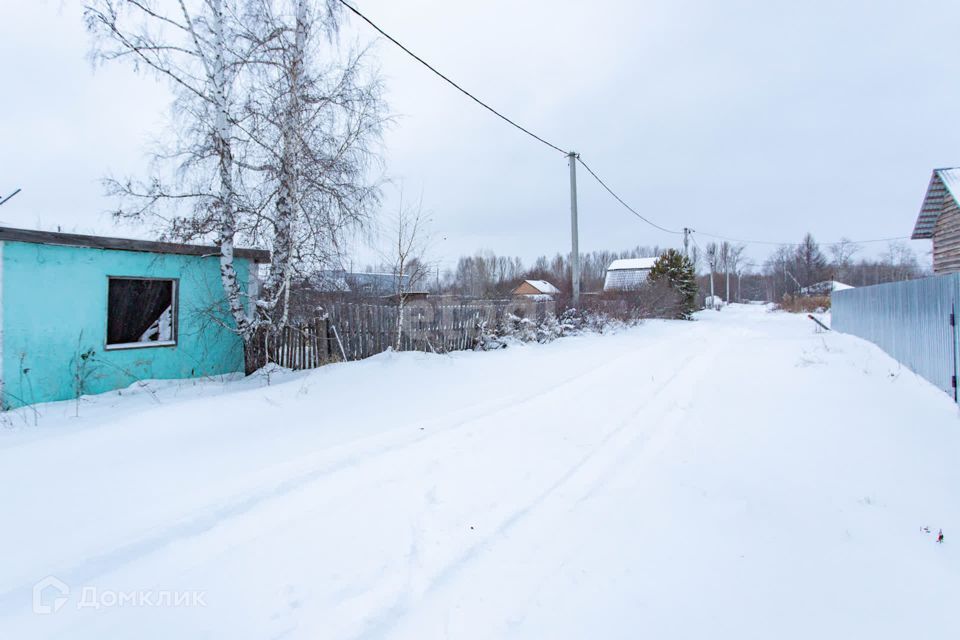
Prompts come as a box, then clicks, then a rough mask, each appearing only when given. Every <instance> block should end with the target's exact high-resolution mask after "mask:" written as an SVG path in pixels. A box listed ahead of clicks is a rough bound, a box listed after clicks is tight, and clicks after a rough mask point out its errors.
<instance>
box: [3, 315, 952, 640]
mask: <svg viewBox="0 0 960 640" xmlns="http://www.w3.org/2000/svg"><path fill="white" fill-rule="evenodd" d="M812 324H813V323H811V322H810V321H809V320H807V319H806V318H804V317H801V316H792V315H786V314H780V313H768V312H767V311H766V310H765V309H764V308H761V307H738V306H733V307H729V308H727V309H726V310H724V311H723V312H721V313H712V312H711V313H704V314H701V315H700V316H699V321H698V322H693V323H686V322H648V323H646V324H644V325H643V326H640V327H637V328H634V329H631V330H628V331H623V332H621V333H619V334H616V335H607V336H584V337H578V338H568V339H563V340H560V341H557V342H555V343H552V344H550V345H534V346H527V347H515V348H510V349H507V350H504V351H499V352H492V353H479V354H475V353H457V354H453V355H451V356H433V355H427V354H413V353H407V354H384V355H382V356H379V357H376V358H372V359H370V360H367V361H364V362H359V363H351V364H346V365H334V366H329V367H325V368H322V369H319V370H316V371H313V372H309V373H304V374H281V375H279V376H276V377H274V379H273V380H272V381H271V384H270V385H269V386H266V385H265V380H264V379H263V378H257V379H247V380H244V381H241V382H233V383H217V382H212V381H211V382H205V383H202V384H195V385H194V384H190V383H181V384H165V385H157V390H156V391H155V393H148V392H145V391H138V392H135V393H134V392H124V394H123V395H122V396H121V395H118V394H108V395H104V396H100V397H97V398H96V399H93V400H91V401H88V402H86V403H84V404H82V405H81V407H80V415H81V417H80V418H73V417H70V416H72V413H73V411H74V406H73V404H72V403H64V404H60V405H48V406H46V407H44V408H43V409H42V410H43V415H42V417H41V418H40V420H39V426H37V427H34V426H32V422H33V419H34V417H33V415H32V414H31V413H30V412H29V411H25V410H23V411H20V412H17V413H15V414H11V415H10V416H9V417H10V418H11V421H12V426H10V427H8V428H6V429H2V430H0V483H2V486H3V487H4V493H3V498H2V500H0V507H2V510H0V512H2V514H3V521H2V527H0V549H2V550H3V551H2V557H0V638H3V639H7V638H10V639H16V640H20V639H24V638H48V637H49V638H70V639H74V638H97V639H102V638H158V639H159V638H164V639H169V638H231V639H236V638H257V639H261V638H311V639H313V638H418V639H423V638H446V637H450V638H484V639H486V638H503V637H510V638H588V637H591V638H592V637H602V638H617V637H622V638H634V637H650V638H703V637H713V638H738V639H740V638H769V637H778V638H811V637H818V638H856V637H871V638H903V637H907V636H933V637H951V636H952V634H954V633H956V631H957V630H958V629H960V607H957V606H956V603H957V602H958V598H960V554H958V552H957V551H956V549H957V548H958V547H957V543H956V542H955V540H960V538H953V537H952V536H951V533H952V532H960V510H958V506H957V505H958V504H960V500H958V499H960V464H958V460H960V420H958V417H957V409H956V407H955V405H954V404H953V403H952V401H951V400H950V399H949V398H947V397H946V396H945V395H944V394H942V392H940V391H938V390H937V389H934V388H933V387H932V386H930V385H928V384H926V383H925V382H923V381H922V380H920V379H918V378H917V377H916V376H914V375H913V374H911V373H910V372H909V371H906V370H902V369H900V368H899V367H898V365H897V363H896V362H894V361H893V360H891V359H890V358H888V357H887V356H886V355H884V354H883V353H882V352H881V351H879V350H878V349H877V348H875V347H873V346H872V345H869V344H868V343H865V342H863V341H860V340H858V339H855V338H852V337H849V336H843V335H835V334H816V333H814V331H813V326H812ZM922 527H930V528H931V529H932V532H931V533H926V532H924V531H923V530H922ZM941 528H942V529H943V530H944V533H945V536H946V543H945V544H942V545H940V544H936V542H935V541H934V537H935V534H936V532H937V530H939V529H941ZM954 535H957V534H954ZM48 576H50V577H54V578H55V579H56V581H57V582H55V583H50V582H49V581H48V585H49V584H52V586H48V588H46V589H44V590H43V591H42V593H40V595H39V600H38V601H37V602H35V598H34V589H33V587H34V585H35V584H36V583H37V582H38V581H40V580H41V579H43V578H46V577H48ZM58 596H61V598H60V599H59V600H57V597H58ZM121 599H122V603H123V604H124V606H120V604H121ZM174 602H179V606H170V604H171V603H174ZM37 604H39V605H40V606H41V607H43V606H47V605H50V608H51V609H52V608H57V609H58V610H57V611H56V612H51V613H48V614H43V613H35V612H34V607H35V605H37ZM91 604H96V605H97V606H84V605H91ZM57 605H58V606H57Z"/></svg>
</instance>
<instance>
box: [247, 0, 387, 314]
mask: <svg viewBox="0 0 960 640" xmlns="http://www.w3.org/2000/svg"><path fill="white" fill-rule="evenodd" d="M247 8H248V15H247V19H246V21H247V22H248V23H249V24H251V25H255V31H256V35H255V36H251V38H252V39H254V40H257V41H259V42H261V43H262V48H263V51H264V52H265V53H264V56H263V59H262V60H258V61H257V62H256V64H254V65H252V69H253V70H254V72H253V82H252V86H251V88H250V90H249V93H248V98H247V101H246V103H245V105H244V116H245V120H244V123H243V125H242V127H243V129H244V132H245V134H246V135H247V136H248V137H249V138H250V140H251V155H250V158H249V159H248V160H247V161H246V162H244V163H243V168H244V169H246V170H249V171H252V172H254V173H256V174H257V175H258V176H259V178H258V179H259V181H261V182H262V183H264V184H265V185H266V187H265V188H264V189H262V190H261V192H260V194H261V202H260V204H259V206H257V207H256V209H257V211H261V212H263V213H262V215H260V216H259V218H258V219H257V220H256V221H255V223H254V224H253V225H252V228H253V229H254V231H255V233H254V235H255V237H256V240H257V241H258V242H259V243H261V244H265V245H267V246H270V247H271V248H272V259H271V265H270V275H269V278H268V280H267V283H266V284H267V286H266V294H267V295H266V296H265V297H266V300H265V301H264V303H263V305H262V308H263V309H265V310H266V311H268V312H269V313H270V314H271V316H272V318H273V320H274V322H276V323H277V324H280V325H284V324H286V323H287V321H288V315H289V296H290V281H291V278H292V277H294V276H296V275H306V272H308V271H311V270H317V269H322V268H329V267H330V266H331V265H333V264H337V263H339V262H340V260H339V259H340V258H341V257H342V256H341V247H342V246H343V242H344V236H345V235H346V234H350V233H355V232H358V231H362V230H363V229H365V228H367V227H369V226H370V225H371V222H372V219H373V212H374V208H375V206H376V205H377V204H378V203H379V195H380V190H379V185H378V183H377V182H376V181H375V180H370V179H369V178H368V174H369V173H370V170H371V168H373V166H374V165H375V164H376V162H377V155H376V153H375V152H374V149H375V146H376V144H377V143H378V142H379V140H380V135H381V133H382V130H383V127H384V125H385V123H386V122H387V121H388V118H387V116H386V115H385V113H386V106H385V103H384V101H383V99H382V97H381V93H382V89H381V84H380V81H379V78H378V77H377V75H376V73H375V72H374V71H373V70H372V69H371V68H370V67H371V65H370V64H369V62H368V52H367V51H366V50H364V49H360V50H355V49H353V50H349V51H347V52H346V53H345V54H343V55H341V54H340V52H339V48H338V45H337V42H336V34H337V32H338V30H339V28H340V18H341V15H340V4H339V3H337V2H333V1H327V2H326V3H318V2H314V1H311V0H248V4H247ZM271 212H272V215H271Z"/></svg>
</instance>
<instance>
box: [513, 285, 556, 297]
mask: <svg viewBox="0 0 960 640" xmlns="http://www.w3.org/2000/svg"><path fill="white" fill-rule="evenodd" d="M558 293H560V290H559V289H557V288H556V287H555V286H553V285H552V284H550V283H549V282H547V281H546V280H524V281H523V282H521V283H520V285H519V286H518V287H517V288H516V289H514V290H513V296H514V297H522V298H534V299H538V300H552V299H553V296H555V295H556V294H558Z"/></svg>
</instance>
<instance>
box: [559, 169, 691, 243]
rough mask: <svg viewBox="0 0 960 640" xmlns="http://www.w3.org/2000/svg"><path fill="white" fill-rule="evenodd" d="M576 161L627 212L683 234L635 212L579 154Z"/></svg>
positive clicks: (681, 232)
mask: <svg viewBox="0 0 960 640" xmlns="http://www.w3.org/2000/svg"><path fill="white" fill-rule="evenodd" d="M577 162H579V163H580V164H581V165H583V168H584V169H586V170H587V173H589V174H590V175H592V176H593V178H594V180H596V181H597V182H599V183H600V186H601V187H603V188H604V189H606V190H607V192H608V193H609V194H610V195H612V196H613V197H614V198H616V200H617V202H619V203H620V204H622V205H623V206H624V207H625V208H626V209H627V211H629V212H630V213H632V214H633V215H635V216H637V217H638V218H640V219H641V220H643V221H644V222H646V223H647V224H648V225H650V226H651V227H654V228H656V229H659V230H660V231H664V232H666V233H673V234H676V235H682V234H683V231H674V230H672V229H667V228H666V227H661V226H660V225H658V224H657V223H656V222H653V221H652V220H650V219H648V218H645V217H643V216H642V215H640V214H639V213H638V212H637V210H636V209H634V208H633V207H631V206H630V205H628V204H627V203H626V202H624V201H623V198H621V197H620V196H618V195H617V194H616V193H614V191H613V189H611V188H610V187H608V186H607V183H605V182H604V181H603V180H601V179H600V176H598V175H597V174H595V173H594V172H593V169H591V168H590V167H589V166H588V165H587V163H586V162H584V161H583V160H582V159H581V158H580V156H579V155H578V156H577Z"/></svg>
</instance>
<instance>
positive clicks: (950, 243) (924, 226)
mask: <svg viewBox="0 0 960 640" xmlns="http://www.w3.org/2000/svg"><path fill="white" fill-rule="evenodd" d="M911 238H912V239H913V240H933V272H934V273H935V274H942V273H955V272H958V271H960V168H953V169H936V170H934V172H933V175H932V176H931V177H930V185H929V186H928V187H927V195H926V196H925V197H924V199H923V206H922V207H921V208H920V215H919V216H918V217H917V223H916V225H914V227H913V235H912V236H911Z"/></svg>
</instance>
